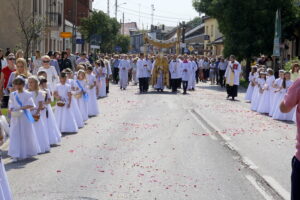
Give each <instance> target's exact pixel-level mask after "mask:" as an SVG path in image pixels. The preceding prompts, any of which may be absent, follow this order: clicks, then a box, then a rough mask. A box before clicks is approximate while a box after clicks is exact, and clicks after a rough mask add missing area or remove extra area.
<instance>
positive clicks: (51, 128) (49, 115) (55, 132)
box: [39, 76, 61, 145]
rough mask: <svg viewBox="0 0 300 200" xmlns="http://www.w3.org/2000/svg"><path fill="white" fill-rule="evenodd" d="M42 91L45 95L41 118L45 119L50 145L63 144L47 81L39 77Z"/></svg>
mask: <svg viewBox="0 0 300 200" xmlns="http://www.w3.org/2000/svg"><path fill="white" fill-rule="evenodd" d="M39 81H40V89H41V91H43V92H44V93H45V98H44V107H45V109H44V110H42V111H41V118H42V119H44V121H45V125H46V128H47V132H48V137H49V142H50V145H57V144H59V143H60V142H61V133H60V131H59V129H58V126H57V123H56V120H55V117H54V113H53V110H52V107H51V104H50V103H51V94H50V91H49V90H48V89H47V79H46V78H45V77H43V76H40V77H39Z"/></svg>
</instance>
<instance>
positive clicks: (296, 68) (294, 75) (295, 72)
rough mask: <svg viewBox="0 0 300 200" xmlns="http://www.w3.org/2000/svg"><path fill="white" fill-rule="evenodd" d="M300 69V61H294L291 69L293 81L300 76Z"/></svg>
mask: <svg viewBox="0 0 300 200" xmlns="http://www.w3.org/2000/svg"><path fill="white" fill-rule="evenodd" d="M299 69H300V65H299V64H298V63H293V65H292V70H291V80H292V81H296V80H297V79H298V78H299V76H300V73H299Z"/></svg>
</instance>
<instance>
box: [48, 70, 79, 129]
mask: <svg viewBox="0 0 300 200" xmlns="http://www.w3.org/2000/svg"><path fill="white" fill-rule="evenodd" d="M59 80H60V83H59V84H57V86H56V88H55V90H54V97H55V99H56V100H57V104H56V108H55V119H56V122H57V125H58V128H59V130H60V132H61V133H77V132H78V126H77V123H76V120H75V117H74V113H73V111H72V110H71V109H70V107H71V103H72V94H71V86H70V85H69V84H67V83H66V82H67V75H66V73H64V72H62V73H61V74H60V77H59Z"/></svg>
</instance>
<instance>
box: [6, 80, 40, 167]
mask: <svg viewBox="0 0 300 200" xmlns="http://www.w3.org/2000/svg"><path fill="white" fill-rule="evenodd" d="M13 85H14V88H15V89H16V90H17V91H15V92H12V93H11V94H10V98H9V111H10V112H11V115H12V118H11V121H10V131H9V135H10V141H9V149H8V155H9V156H11V157H13V160H14V161H17V160H18V159H25V158H29V157H32V156H35V155H37V154H38V153H40V152H41V149H40V146H39V142H38V139H37V136H36V132H35V129H34V127H33V123H34V119H33V117H32V115H31V113H30V110H29V109H31V108H34V106H35V105H34V102H33V99H32V95H31V94H30V92H27V91H25V90H24V85H25V80H24V78H23V77H21V76H18V77H16V79H15V80H14V81H13Z"/></svg>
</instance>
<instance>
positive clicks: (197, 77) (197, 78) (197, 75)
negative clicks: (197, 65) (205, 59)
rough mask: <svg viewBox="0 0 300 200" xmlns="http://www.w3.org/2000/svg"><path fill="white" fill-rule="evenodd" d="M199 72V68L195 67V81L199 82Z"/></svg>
mask: <svg viewBox="0 0 300 200" xmlns="http://www.w3.org/2000/svg"><path fill="white" fill-rule="evenodd" d="M199 73H200V70H199V69H197V71H196V83H199Z"/></svg>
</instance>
